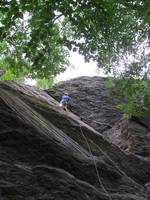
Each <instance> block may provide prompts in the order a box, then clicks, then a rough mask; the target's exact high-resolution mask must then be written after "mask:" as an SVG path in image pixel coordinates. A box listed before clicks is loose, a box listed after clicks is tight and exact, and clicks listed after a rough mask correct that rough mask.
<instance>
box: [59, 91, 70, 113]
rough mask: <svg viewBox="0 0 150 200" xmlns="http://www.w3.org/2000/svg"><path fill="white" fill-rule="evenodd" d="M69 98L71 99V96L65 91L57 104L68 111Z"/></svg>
mask: <svg viewBox="0 0 150 200" xmlns="http://www.w3.org/2000/svg"><path fill="white" fill-rule="evenodd" d="M70 100H71V97H70V96H69V94H68V93H67V92H65V93H64V95H63V96H62V99H61V101H60V103H59V106H60V107H62V108H63V109H64V110H65V111H68V109H67V106H68V102H69V101H70Z"/></svg>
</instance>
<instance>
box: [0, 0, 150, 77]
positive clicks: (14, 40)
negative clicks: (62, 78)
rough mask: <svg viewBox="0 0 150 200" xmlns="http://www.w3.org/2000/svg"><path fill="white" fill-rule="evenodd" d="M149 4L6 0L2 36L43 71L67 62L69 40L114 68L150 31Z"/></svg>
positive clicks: (141, 1)
mask: <svg viewBox="0 0 150 200" xmlns="http://www.w3.org/2000/svg"><path fill="white" fill-rule="evenodd" d="M148 5H149V1H148V0H134V1H130V0H123V1H120V0H103V1H101V2H100V1H99V0H84V1H78V0H65V1H64V0H58V1H55V0H40V1H37V0H32V1H29V0H11V1H7V0H2V3H1V13H0V18H1V38H2V39H5V40H6V41H7V44H8V45H7V47H8V48H9V49H7V52H9V53H10V54H11V55H13V56H15V57H17V58H22V57H23V56H24V57H25V58H26V59H27V60H28V61H29V62H30V64H32V69H33V71H34V70H35V71H36V72H37V73H39V74H40V76H46V75H47V74H49V75H50V74H51V71H52V72H53V74H56V73H57V72H58V71H59V70H63V69H64V68H65V66H66V60H65V59H64V57H65V50H64V48H63V47H64V46H67V47H68V48H69V49H72V50H74V51H75V50H78V51H79V53H80V54H82V55H84V57H85V59H86V60H87V61H89V60H90V59H93V60H95V61H97V63H98V65H99V66H100V67H105V69H106V67H107V68H108V71H109V70H110V66H111V64H112V63H113V62H114V61H116V60H118V59H119V58H120V57H121V55H123V54H124V52H125V51H127V50H128V51H129V47H130V51H132V48H131V47H133V46H134V47H135V45H136V46H137V43H140V42H142V41H143V40H145V39H146V38H147V37H149V30H150V29H149V23H150V19H149V13H150V11H149V9H148ZM25 20H26V21H25ZM66 30H67V31H66ZM68 31H69V32H70V34H68ZM127 47H128V48H127ZM49 69H50V70H49ZM33 74H34V73H33Z"/></svg>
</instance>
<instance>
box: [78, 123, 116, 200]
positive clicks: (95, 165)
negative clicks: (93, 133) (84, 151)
mask: <svg viewBox="0 0 150 200" xmlns="http://www.w3.org/2000/svg"><path fill="white" fill-rule="evenodd" d="M79 126H80V132H81V134H82V137H83V138H84V140H85V142H86V144H87V147H88V150H89V153H90V154H91V157H92V159H93V163H94V167H95V171H96V175H97V178H98V182H99V184H100V186H101V188H102V189H103V191H104V193H105V194H107V196H108V198H109V200H113V199H112V197H111V196H110V194H109V193H108V191H107V190H106V188H105V187H104V184H103V182H102V180H101V178H100V174H99V172H98V168H97V164H96V161H95V158H94V156H93V154H92V150H91V147H90V145H89V142H88V140H87V138H86V136H85V135H84V133H83V130H82V127H81V124H80V125H79Z"/></svg>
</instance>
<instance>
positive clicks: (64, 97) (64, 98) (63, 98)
mask: <svg viewBox="0 0 150 200" xmlns="http://www.w3.org/2000/svg"><path fill="white" fill-rule="evenodd" d="M70 99H71V97H69V96H68V95H63V96H62V101H64V102H67V103H68V101H69V100H70Z"/></svg>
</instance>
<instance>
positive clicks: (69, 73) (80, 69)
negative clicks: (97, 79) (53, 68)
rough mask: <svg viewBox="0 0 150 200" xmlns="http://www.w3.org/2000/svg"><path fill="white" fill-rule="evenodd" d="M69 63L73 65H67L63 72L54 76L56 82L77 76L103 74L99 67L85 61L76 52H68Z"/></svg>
mask: <svg viewBox="0 0 150 200" xmlns="http://www.w3.org/2000/svg"><path fill="white" fill-rule="evenodd" d="M69 60H70V63H71V65H73V67H69V68H68V69H67V70H66V71H65V72H64V73H61V74H59V75H58V76H57V77H56V82H59V81H65V80H69V79H72V78H76V77H79V76H104V73H103V71H102V70H101V69H99V70H98V69H97V65H96V63H94V62H90V63H85V61H84V58H83V56H81V55H79V54H78V53H77V52H70V58H69Z"/></svg>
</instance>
